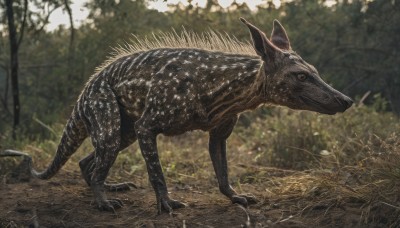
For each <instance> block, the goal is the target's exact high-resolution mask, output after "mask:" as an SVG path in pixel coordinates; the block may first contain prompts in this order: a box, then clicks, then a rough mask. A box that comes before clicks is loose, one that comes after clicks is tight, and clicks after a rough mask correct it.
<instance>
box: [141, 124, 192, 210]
mask: <svg viewBox="0 0 400 228" xmlns="http://www.w3.org/2000/svg"><path fill="white" fill-rule="evenodd" d="M145 123H146V120H143V119H141V120H139V121H138V122H137V123H136V124H135V130H136V135H137V139H138V141H139V146H140V150H141V151H142V155H143V157H144V159H145V161H146V166H147V172H148V174H149V180H150V182H151V185H152V186H153V189H154V191H155V193H156V199H157V211H158V213H159V214H160V213H161V211H162V210H165V211H167V212H172V210H173V209H176V208H181V207H185V204H183V203H181V202H179V201H176V200H173V199H171V198H170V197H169V195H168V190H167V185H166V183H165V179H164V174H163V172H162V168H161V164H160V160H159V158H158V151H157V141H156V138H157V134H156V133H155V132H154V131H152V130H151V128H150V127H149V126H147V125H146V124H145Z"/></svg>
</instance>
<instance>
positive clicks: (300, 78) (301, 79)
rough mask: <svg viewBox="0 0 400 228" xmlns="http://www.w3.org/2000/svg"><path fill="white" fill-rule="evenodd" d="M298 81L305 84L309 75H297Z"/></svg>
mask: <svg viewBox="0 0 400 228" xmlns="http://www.w3.org/2000/svg"><path fill="white" fill-rule="evenodd" d="M297 79H299V81H302V82H304V81H305V80H306V79H307V75H305V74H298V75H297Z"/></svg>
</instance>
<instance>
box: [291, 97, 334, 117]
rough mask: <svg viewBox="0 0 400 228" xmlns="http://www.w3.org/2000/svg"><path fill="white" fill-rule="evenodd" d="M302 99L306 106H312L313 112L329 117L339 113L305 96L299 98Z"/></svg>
mask: <svg viewBox="0 0 400 228" xmlns="http://www.w3.org/2000/svg"><path fill="white" fill-rule="evenodd" d="M299 97H300V99H301V100H302V101H303V103H304V104H306V105H307V106H310V110H311V111H316V112H319V113H322V114H328V115H334V114H336V113H337V111H332V110H330V109H328V108H326V107H324V104H322V103H320V102H318V101H316V100H314V99H312V98H309V97H305V96H299Z"/></svg>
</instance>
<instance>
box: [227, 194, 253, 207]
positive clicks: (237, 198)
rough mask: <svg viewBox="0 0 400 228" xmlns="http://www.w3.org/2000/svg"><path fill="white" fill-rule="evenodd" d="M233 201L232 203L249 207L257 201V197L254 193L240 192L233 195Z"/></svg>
mask: <svg viewBox="0 0 400 228" xmlns="http://www.w3.org/2000/svg"><path fill="white" fill-rule="evenodd" d="M231 201H232V203H237V204H240V205H242V206H244V207H247V206H248V205H249V204H255V203H257V198H256V197H255V196H253V195H252V194H240V195H234V196H232V198H231Z"/></svg>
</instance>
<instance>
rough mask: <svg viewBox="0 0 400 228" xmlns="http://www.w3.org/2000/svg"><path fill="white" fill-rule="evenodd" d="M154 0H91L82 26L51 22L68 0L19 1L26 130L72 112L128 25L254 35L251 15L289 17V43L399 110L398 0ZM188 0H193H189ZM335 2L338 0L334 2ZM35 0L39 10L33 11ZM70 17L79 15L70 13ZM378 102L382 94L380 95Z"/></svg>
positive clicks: (0, 123)
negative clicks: (229, 0) (163, 1)
mask: <svg viewBox="0 0 400 228" xmlns="http://www.w3.org/2000/svg"><path fill="white" fill-rule="evenodd" d="M149 1H150V0H134V1H133V0H119V1H111V0H110V1H107V0H91V1H88V2H87V4H86V7H87V8H88V10H89V12H90V15H89V16H88V18H87V21H86V22H84V23H83V24H82V25H80V26H79V27H76V26H73V27H71V28H66V27H63V26H60V27H59V28H58V29H56V30H54V31H47V30H46V29H45V28H46V24H47V23H48V17H49V14H51V13H52V12H53V11H54V9H56V8H62V9H63V10H65V11H66V12H68V9H69V3H70V2H69V1H68V0H47V1H39V0H35V1H27V0H14V1H11V2H13V10H14V12H13V13H14V24H15V27H16V38H17V39H18V40H17V42H18V44H19V46H18V58H19V70H18V85H19V96H20V110H21V111H20V121H19V124H18V126H17V135H18V136H19V137H20V138H26V137H27V138H30V139H39V138H48V137H50V136H51V134H52V133H51V131H49V129H47V128H46V127H44V125H48V126H51V125H52V124H54V123H57V122H60V121H61V122H62V121H63V120H64V119H65V118H66V117H67V116H68V115H69V114H70V111H71V106H72V105H73V104H74V101H75V100H76V99H77V96H78V95H79V93H80V91H81V89H82V88H83V86H84V84H85V82H86V81H87V80H88V78H89V77H90V76H91V75H92V73H93V72H94V69H95V67H96V66H98V65H99V64H101V63H102V62H103V61H104V60H105V59H106V57H107V56H108V55H109V54H110V53H111V52H112V47H116V46H117V45H118V44H124V42H126V41H129V39H130V38H132V34H134V35H138V36H141V37H143V36H148V35H151V33H158V32H163V31H171V29H172V28H174V29H176V30H177V31H180V30H182V26H184V27H185V28H186V29H188V30H193V31H195V32H203V31H207V30H209V29H210V28H211V29H213V30H216V31H219V32H223V33H225V32H226V33H228V34H230V35H234V36H236V37H237V38H238V39H239V40H249V34H248V31H247V29H246V28H245V26H243V25H242V24H241V23H240V21H239V20H238V18H239V17H244V18H247V19H248V20H249V21H251V22H253V23H254V24H256V25H257V26H259V27H260V28H263V29H264V31H266V32H267V34H268V33H270V31H271V29H272V27H271V26H272V21H273V19H274V18H277V19H279V20H280V21H281V23H282V24H283V25H284V26H285V28H286V30H287V31H288V34H289V37H290V39H291V42H292V47H293V49H294V50H295V51H296V52H298V53H299V54H300V55H301V56H302V57H303V58H304V59H306V60H307V61H308V62H310V63H312V64H314V65H315V66H316V68H317V69H319V71H320V73H321V75H322V77H323V78H324V80H326V81H328V82H329V83H330V84H333V85H334V87H335V88H337V89H338V90H340V91H342V92H344V93H345V94H347V95H350V96H351V97H352V98H355V99H356V100H357V99H358V100H360V98H362V97H363V96H364V95H365V94H366V93H369V96H366V99H365V100H364V103H367V104H372V103H375V106H376V108H377V109H379V110H378V111H389V112H394V113H396V114H397V115H399V114H400V64H399V63H400V45H399V43H400V26H399V21H400V6H399V5H400V4H399V3H398V2H396V1H394V0H376V1H368V0H352V1H349V0H337V1H336V4H333V6H331V7H328V6H327V5H326V4H325V1H324V0H319V1H302V0H292V1H282V2H281V5H280V7H279V8H277V7H276V6H275V5H274V3H273V2H272V1H270V0H268V1H267V0H266V1H265V2H264V3H263V4H261V5H259V6H258V9H257V11H250V9H249V8H248V7H247V6H246V4H245V3H243V4H237V3H235V2H234V3H233V4H232V5H231V6H230V7H228V8H222V7H221V6H220V5H219V4H218V2H217V1H216V0H208V1H207V5H206V7H205V8H200V7H197V6H196V5H191V4H189V5H188V6H184V5H182V4H178V5H171V6H170V11H167V12H158V11H156V10H154V9H149V8H148V7H147V6H148V3H149ZM5 2H10V1H9V0H7V1H1V3H0V139H3V140H7V139H8V138H9V137H10V136H11V134H12V127H13V124H12V123H13V113H14V111H13V85H12V78H13V76H12V74H11V68H12V66H11V64H10V41H9V30H8V21H7V15H6V10H5V9H6V5H5ZM189 2H190V1H189ZM330 2H331V3H332V1H330ZM33 9H34V10H33ZM72 17H73V15H72ZM376 102H378V103H376Z"/></svg>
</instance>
